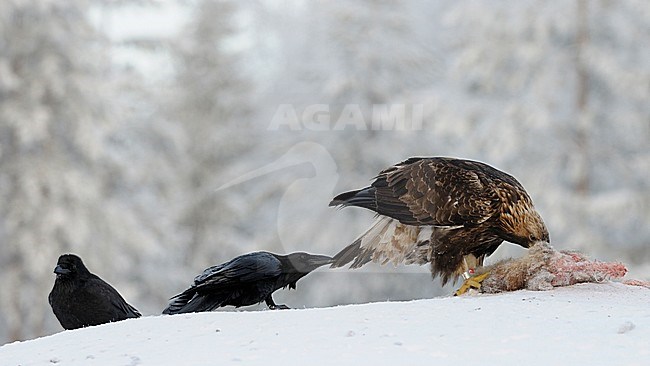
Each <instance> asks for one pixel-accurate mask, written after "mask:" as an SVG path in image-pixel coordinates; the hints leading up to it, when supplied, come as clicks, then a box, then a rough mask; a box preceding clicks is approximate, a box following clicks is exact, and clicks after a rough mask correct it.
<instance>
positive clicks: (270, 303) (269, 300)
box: [264, 294, 291, 310]
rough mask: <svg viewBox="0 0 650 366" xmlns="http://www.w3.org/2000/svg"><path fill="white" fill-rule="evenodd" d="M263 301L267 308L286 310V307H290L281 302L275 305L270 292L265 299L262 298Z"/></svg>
mask: <svg viewBox="0 0 650 366" xmlns="http://www.w3.org/2000/svg"><path fill="white" fill-rule="evenodd" d="M264 301H265V302H266V306H268V307H269V309H271V310H286V309H291V308H290V307H288V306H286V305H283V304H280V305H276V304H275V301H273V295H272V294H270V295H269V296H267V297H266V299H264Z"/></svg>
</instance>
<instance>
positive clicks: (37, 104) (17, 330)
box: [0, 1, 111, 339]
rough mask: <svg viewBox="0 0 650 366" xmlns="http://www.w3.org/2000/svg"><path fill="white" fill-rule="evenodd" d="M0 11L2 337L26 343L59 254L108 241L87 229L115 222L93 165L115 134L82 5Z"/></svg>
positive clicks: (15, 6)
mask: <svg viewBox="0 0 650 366" xmlns="http://www.w3.org/2000/svg"><path fill="white" fill-rule="evenodd" d="M0 8H1V9H2V10H1V11H0V14H2V15H0V34H1V35H2V38H0V42H2V44H1V46H0V50H1V51H0V94H1V95H2V98H1V99H0V129H1V133H0V139H1V140H0V141H1V142H0V147H1V148H0V151H1V152H0V180H1V181H2V184H0V187H1V188H0V196H1V197H2V201H3V205H2V207H0V211H1V214H0V217H2V221H1V222H0V242H1V243H2V252H1V255H0V261H1V262H2V267H3V271H2V275H1V277H0V281H2V286H1V289H2V296H0V301H2V306H1V308H2V318H3V321H4V322H5V323H6V325H7V328H6V329H8V330H7V334H5V336H6V337H9V338H10V339H23V338H25V337H29V336H34V335H39V334H42V332H43V331H44V328H45V322H46V319H47V318H46V314H47V311H48V305H47V293H48V290H49V289H48V288H49V287H50V286H51V284H52V279H53V278H52V275H51V272H52V268H53V265H54V264H55V263H56V258H57V256H58V255H59V254H60V253H61V251H65V250H70V249H71V248H77V249H79V248H88V249H89V250H90V248H93V249H92V250H99V247H98V246H97V244H98V243H97V241H96V240H97V238H104V235H102V234H101V233H100V232H97V231H100V230H101V229H102V227H101V225H95V224H93V221H94V220H96V217H102V216H105V215H109V216H110V215H111V214H110V213H105V212H104V207H103V206H102V200H101V197H102V196H103V195H104V191H105V187H104V185H103V182H102V180H101V179H99V177H101V176H103V175H105V174H106V172H103V171H101V170H100V169H99V167H100V166H99V164H98V162H99V161H101V159H103V158H104V155H103V151H102V150H103V149H102V147H101V145H102V139H103V138H104V136H105V134H106V131H107V130H108V129H110V128H111V124H110V123H109V121H108V119H107V118H106V111H105V109H104V105H103V104H102V98H103V97H104V96H105V94H104V92H105V89H104V88H103V83H102V82H101V80H102V77H103V76H104V75H105V73H106V69H105V68H104V67H103V66H102V63H101V62H98V60H100V57H101V48H100V45H99V43H98V42H97V38H96V36H95V33H94V31H93V29H92V28H91V27H90V26H89V24H88V23H87V22H86V21H85V10H86V8H85V4H84V3H83V2H74V3H66V2H40V1H22V2H3V3H2V4H1V5H0ZM104 66H105V65H104ZM95 223H97V221H95ZM98 258H99V256H98Z"/></svg>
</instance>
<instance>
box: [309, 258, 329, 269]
mask: <svg viewBox="0 0 650 366" xmlns="http://www.w3.org/2000/svg"><path fill="white" fill-rule="evenodd" d="M332 262H334V259H333V258H332V257H328V256H326V255H312V256H311V257H310V258H309V264H310V265H313V266H318V267H320V266H324V265H326V264H331V263H332Z"/></svg>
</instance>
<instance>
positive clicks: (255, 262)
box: [163, 252, 332, 314]
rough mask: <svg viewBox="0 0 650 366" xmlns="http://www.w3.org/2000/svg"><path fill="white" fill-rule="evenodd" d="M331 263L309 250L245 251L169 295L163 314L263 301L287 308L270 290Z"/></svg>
mask: <svg viewBox="0 0 650 366" xmlns="http://www.w3.org/2000/svg"><path fill="white" fill-rule="evenodd" d="M330 263H332V258H331V257H327V256H324V255H312V254H308V253H300V252H298V253H291V254H288V255H278V254H273V253H268V252H254V253H249V254H244V255H241V256H239V257H236V258H235V259H232V260H230V261H228V262H226V263H223V264H219V265H216V266H212V267H210V268H207V269H206V270H205V271H203V273H202V274H200V275H198V276H197V277H196V278H194V284H193V285H192V286H191V287H190V288H188V289H187V290H185V291H183V292H182V293H180V294H178V295H176V296H174V297H172V298H171V299H170V300H171V301H170V302H169V306H167V308H166V309H165V310H163V314H179V313H194V312H200V311H212V310H214V309H217V308H219V307H222V306H228V305H232V306H235V307H240V306H247V305H254V304H257V303H260V302H262V301H265V302H266V305H267V306H268V307H269V309H288V308H289V307H287V306H286V305H276V304H275V302H274V301H273V297H272V295H273V292H275V291H276V290H278V289H280V288H283V287H287V286H289V288H290V289H295V288H296V282H298V280H299V279H301V278H303V277H304V276H306V275H307V274H308V273H309V272H311V271H313V270H315V269H316V268H318V267H320V266H323V265H326V264H330Z"/></svg>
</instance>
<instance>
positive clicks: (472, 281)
mask: <svg viewBox="0 0 650 366" xmlns="http://www.w3.org/2000/svg"><path fill="white" fill-rule="evenodd" d="M489 275H490V272H485V273H482V274H480V275H477V276H473V277H469V278H467V279H466V280H465V282H463V284H462V285H461V286H460V287H459V288H458V290H456V293H454V296H460V295H462V294H464V293H466V292H467V291H469V289H471V288H473V289H477V290H479V289H480V288H481V283H482V282H483V281H484V280H485V279H486V278H487V277H488V276H489Z"/></svg>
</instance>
